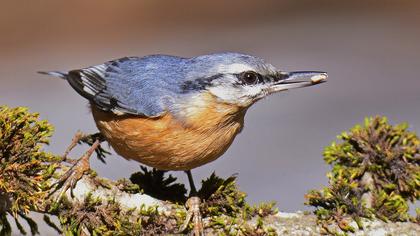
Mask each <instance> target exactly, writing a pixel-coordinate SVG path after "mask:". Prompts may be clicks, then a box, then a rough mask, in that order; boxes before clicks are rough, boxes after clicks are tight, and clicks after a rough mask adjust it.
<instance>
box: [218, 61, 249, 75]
mask: <svg viewBox="0 0 420 236" xmlns="http://www.w3.org/2000/svg"><path fill="white" fill-rule="evenodd" d="M250 70H254V69H253V68H252V67H250V66H248V65H245V64H240V63H234V64H229V65H219V66H217V68H216V71H217V72H218V73H222V74H237V73H241V72H244V71H250Z"/></svg>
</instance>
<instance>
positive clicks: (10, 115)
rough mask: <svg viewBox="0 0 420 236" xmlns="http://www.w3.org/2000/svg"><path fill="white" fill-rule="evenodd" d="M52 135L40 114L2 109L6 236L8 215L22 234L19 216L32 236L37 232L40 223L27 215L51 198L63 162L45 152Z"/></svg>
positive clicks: (0, 186) (0, 193)
mask: <svg viewBox="0 0 420 236" xmlns="http://www.w3.org/2000/svg"><path fill="white" fill-rule="evenodd" d="M52 132H53V127H52V126H51V125H50V124H48V122H47V121H41V120H39V114H37V113H29V112H28V109H27V108H24V107H18V108H9V107H6V106H0V202H3V203H6V205H7V206H3V207H0V215H2V217H1V219H0V225H1V226H2V227H1V228H2V235H3V233H6V231H8V228H9V227H8V225H9V223H8V222H7V218H6V217H5V216H6V215H7V214H11V215H12V216H13V217H14V218H15V219H16V224H17V226H18V229H19V230H20V231H21V233H22V234H26V232H25V231H24V230H23V227H21V225H20V223H19V221H17V219H18V217H19V216H20V217H21V218H23V219H24V220H26V222H27V223H28V224H29V226H30V229H31V231H32V233H35V232H37V228H36V224H34V222H33V221H32V220H31V219H30V218H28V217H26V214H27V213H28V212H29V211H31V210H36V207H37V206H38V205H39V204H38V203H39V202H40V201H43V200H44V199H45V198H46V197H47V189H48V187H49V184H48V183H49V180H50V178H51V177H52V175H53V174H54V171H55V169H56V168H57V161H58V160H59V159H60V158H59V157H57V156H54V155H52V154H50V153H47V152H44V151H42V146H43V145H45V144H48V142H49V138H50V136H51V134H52Z"/></svg>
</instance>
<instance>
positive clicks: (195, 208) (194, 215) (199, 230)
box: [179, 196, 204, 236]
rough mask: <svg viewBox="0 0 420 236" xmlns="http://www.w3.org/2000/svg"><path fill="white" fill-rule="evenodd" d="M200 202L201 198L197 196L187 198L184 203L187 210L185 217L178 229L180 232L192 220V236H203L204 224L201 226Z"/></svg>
mask: <svg viewBox="0 0 420 236" xmlns="http://www.w3.org/2000/svg"><path fill="white" fill-rule="evenodd" d="M200 204H201V199H200V198H199V197H197V196H193V197H190V198H188V200H187V202H186V203H185V205H186V207H187V209H188V211H187V217H186V218H185V221H184V223H183V224H182V225H181V228H180V229H179V233H182V232H183V231H184V230H185V229H186V228H187V227H188V224H189V223H190V221H191V220H192V222H193V224H194V228H193V231H192V232H193V235H194V236H203V235H204V226H203V219H202V217H201V212H200Z"/></svg>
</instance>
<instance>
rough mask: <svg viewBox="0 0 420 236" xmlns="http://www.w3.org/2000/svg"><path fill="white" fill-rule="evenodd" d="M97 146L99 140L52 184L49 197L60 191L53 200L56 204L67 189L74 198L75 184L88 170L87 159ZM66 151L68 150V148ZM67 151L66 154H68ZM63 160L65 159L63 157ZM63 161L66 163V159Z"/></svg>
mask: <svg viewBox="0 0 420 236" xmlns="http://www.w3.org/2000/svg"><path fill="white" fill-rule="evenodd" d="M77 135H78V134H76V136H77ZM75 138H76V137H75ZM74 140H75V139H73V142H72V144H73V143H74ZM72 144H71V145H70V147H71V146H72ZM98 146H99V140H96V141H95V142H94V143H93V145H92V146H91V147H90V148H89V149H88V150H87V151H86V152H85V154H84V155H83V156H82V157H81V158H80V159H78V160H76V161H75V162H74V164H73V166H72V167H70V169H69V170H68V171H67V172H66V173H64V174H63V175H62V176H61V177H60V179H59V180H58V181H57V182H56V183H54V184H53V185H52V186H51V187H52V190H51V191H50V193H49V196H51V195H52V194H54V193H55V192H56V191H58V190H60V192H59V193H58V194H57V195H56V197H55V198H54V201H55V202H58V201H59V199H60V198H61V196H63V194H64V193H65V192H67V190H69V189H70V194H71V196H72V197H73V196H74V194H73V189H74V188H75V187H76V184H77V182H78V181H79V180H80V179H81V178H82V177H83V175H84V174H86V173H87V172H88V171H89V170H90V164H89V158H90V156H91V155H92V153H93V152H94V151H95V150H96V148H98ZM67 150H69V148H68V149H67ZM67 150H66V153H67V154H68V151H67ZM70 150H71V148H70ZM66 153H65V154H66ZM65 158H67V157H66V156H65ZM64 160H66V161H68V160H67V159H64Z"/></svg>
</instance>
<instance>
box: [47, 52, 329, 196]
mask: <svg viewBox="0 0 420 236" xmlns="http://www.w3.org/2000/svg"><path fill="white" fill-rule="evenodd" d="M46 73H47V74H49V75H53V76H58V77H61V78H63V79H66V80H67V81H68V82H69V83H70V85H71V86H72V87H73V89H75V90H76V91H77V92H78V93H79V94H80V95H82V96H83V97H85V98H86V99H88V100H89V102H90V104H91V109H92V114H93V118H94V119H95V122H96V125H97V127H98V129H99V130H100V132H101V133H102V134H103V136H104V137H105V139H106V140H107V141H108V143H109V144H110V145H111V146H112V147H113V148H114V150H115V151H116V152H117V153H118V154H119V155H121V156H123V157H124V158H126V159H132V160H136V161H138V162H141V163H143V164H146V165H148V166H152V167H155V168H157V169H161V170H185V171H188V172H187V173H189V177H191V174H190V172H189V170H191V169H193V168H195V167H198V166H201V165H204V164H206V163H208V162H211V161H213V160H215V159H217V158H218V157H220V156H221V155H222V154H223V153H224V152H225V151H226V150H227V149H228V148H229V146H230V145H231V144H232V142H233V140H234V138H235V137H236V135H237V134H239V133H240V132H241V130H242V128H243V124H244V116H245V113H246V111H247V110H248V108H249V107H250V106H251V105H252V104H254V103H255V102H256V101H258V100H260V99H262V98H264V97H266V96H268V95H270V94H272V93H275V92H280V91H285V90H288V89H292V88H300V87H306V86H311V85H315V84H319V83H321V82H324V81H326V79H327V74H326V73H324V72H315V71H299V72H289V73H288V72H283V71H278V70H277V69H276V68H275V67H274V66H272V65H271V64H268V63H266V62H264V61H263V60H262V59H260V58H257V57H254V56H250V55H244V54H239V53H219V54H211V55H203V56H198V57H193V58H181V57H176V56H167V55H152V56H146V57H125V58H121V59H117V60H113V61H109V62H105V63H103V64H101V65H97V66H92V67H88V68H84V69H79V70H71V71H69V72H46ZM190 183H191V181H190ZM191 187H192V189H193V188H194V186H191Z"/></svg>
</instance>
